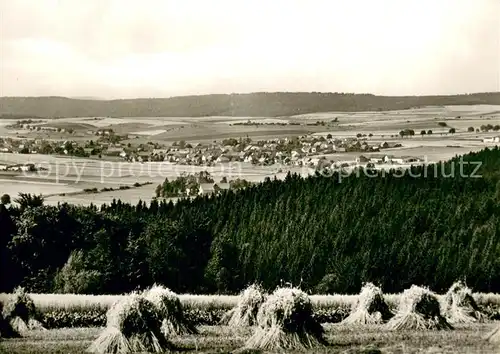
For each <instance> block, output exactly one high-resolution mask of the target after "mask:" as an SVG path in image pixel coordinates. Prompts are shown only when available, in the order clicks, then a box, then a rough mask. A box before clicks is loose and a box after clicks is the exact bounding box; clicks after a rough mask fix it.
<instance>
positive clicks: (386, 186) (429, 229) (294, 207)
mask: <svg viewBox="0 0 500 354" xmlns="http://www.w3.org/2000/svg"><path fill="white" fill-rule="evenodd" d="M462 160H463V161H465V162H474V163H476V162H480V163H481V166H480V168H479V170H478V171H475V170H476V164H473V163H469V164H465V165H463V166H462V171H461V173H459V167H458V164H459V163H460V161H462ZM425 169H428V170H427V173H424V172H425ZM499 171H500V151H499V149H498V147H496V148H494V149H485V150H483V151H481V152H477V153H471V154H468V155H465V156H463V157H456V158H455V159H452V160H450V161H448V162H446V163H440V164H437V165H430V166H414V167H412V168H411V169H410V170H408V171H406V173H402V171H401V170H392V171H389V172H387V171H386V172H381V171H377V170H364V169H358V170H356V171H355V172H354V173H351V174H350V175H349V176H348V175H347V174H346V173H345V171H327V170H325V171H318V172H317V174H316V175H315V176H310V177H308V178H302V177H300V176H297V175H293V174H289V175H288V176H287V177H286V178H285V179H284V180H276V179H274V180H272V179H266V181H265V182H263V183H261V184H259V185H252V186H248V187H247V188H244V189H241V190H238V191H233V190H227V191H222V192H221V193H220V194H219V195H218V196H217V197H208V196H198V197H196V198H191V199H187V198H186V199H180V200H179V201H178V202H177V203H175V204H174V203H172V202H167V201H161V202H159V201H156V200H153V201H152V202H151V203H150V204H149V206H148V205H146V204H145V203H142V202H139V203H138V204H136V205H131V204H128V203H123V202H121V201H119V200H117V201H113V202H112V203H111V204H109V205H102V206H100V207H98V206H95V205H91V206H88V207H84V206H75V205H69V204H60V205H58V206H46V205H43V200H40V199H37V198H34V197H33V196H26V195H25V196H24V199H23V200H21V203H19V205H18V206H10V207H9V206H8V200H6V199H4V198H2V200H3V203H2V205H1V206H0V225H1V227H0V237H1V245H0V246H1V247H2V248H1V251H2V257H1V258H2V262H3V264H2V274H1V276H2V278H1V279H0V280H1V281H0V285H1V287H2V288H1V289H0V291H11V290H12V289H13V288H14V287H15V286H17V285H22V286H25V287H26V288H27V289H28V290H29V291H32V292H75V293H94V294H97V293H123V292H127V291H131V290H134V289H141V288H144V287H147V286H149V285H151V284H153V283H155V282H157V283H162V284H165V285H167V286H169V287H170V288H172V289H173V290H174V291H176V292H180V293H214V292H219V293H235V292H237V291H239V290H241V289H242V288H244V287H245V286H246V285H248V284H249V283H252V282H255V281H258V282H260V283H261V284H262V285H263V286H264V287H267V288H269V289H271V288H274V287H275V286H276V285H279V284H280V283H281V282H291V283H292V284H295V285H299V284H300V286H301V287H302V288H303V289H306V290H310V291H314V292H318V293H333V292H337V293H356V292H358V291H359V288H360V286H361V285H362V283H363V282H365V281H373V282H375V283H378V284H379V285H381V286H382V287H383V288H384V290H385V291H386V292H399V291H401V290H403V289H405V288H408V287H409V286H410V285H411V284H421V285H428V286H430V287H431V288H432V289H433V290H435V291H443V290H445V289H446V288H447V287H449V286H450V285H451V283H452V282H454V281H455V280H456V279H464V280H466V282H467V283H468V285H469V286H471V287H473V288H474V289H475V290H477V291H484V292H499V291H500V178H499V177H500V172H499ZM410 172H411V174H412V175H410ZM473 172H474V175H475V176H477V175H481V177H480V178H472V177H471V176H472V175H473ZM327 174H328V175H327ZM417 175H420V177H415V176H417ZM4 204H5V205H4Z"/></svg>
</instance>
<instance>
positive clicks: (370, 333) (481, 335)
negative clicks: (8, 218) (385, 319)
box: [0, 293, 500, 354]
mask: <svg viewBox="0 0 500 354" xmlns="http://www.w3.org/2000/svg"><path fill="white" fill-rule="evenodd" d="M8 296H9V295H6V294H2V295H0V301H3V302H4V301H6V299H7V298H8ZM30 296H31V297H32V298H33V301H34V302H35V305H36V306H37V308H38V309H39V310H40V311H41V312H42V313H43V312H49V311H54V310H56V309H59V310H61V309H65V311H83V310H84V309H87V310H88V309H90V308H99V309H100V310H101V311H105V310H107V309H108V308H109V306H111V304H113V303H114V302H115V301H117V300H119V299H120V298H121V297H122V296H120V295H101V296H92V295H71V294H31V295H30ZM310 298H311V301H312V303H313V306H314V309H315V311H316V312H317V311H321V310H332V309H335V308H347V309H348V308H349V307H350V306H351V305H353V304H354V303H355V301H356V299H357V295H340V294H337V295H311V297H310ZM474 298H475V300H476V301H477V303H478V305H480V306H481V307H483V308H484V307H486V306H490V307H494V308H496V309H497V311H498V308H499V307H500V295H498V294H481V293H477V294H474ZM385 299H386V302H387V303H388V305H389V306H390V307H391V308H393V309H394V308H395V307H397V304H398V301H399V299H400V294H386V295H385ZM180 300H181V302H182V304H183V307H184V308H185V309H191V310H194V309H196V310H199V311H208V310H209V309H211V310H214V309H219V310H224V311H225V310H229V309H231V308H233V307H234V306H235V305H236V304H237V301H238V297H237V296H222V295H180ZM499 315H500V311H499ZM322 325H323V327H324V329H325V331H326V339H327V341H328V344H329V345H328V346H327V347H323V348H318V349H315V350H310V351H308V353H401V354H403V353H404V354H406V353H436V354H437V353H450V354H451V353H472V354H475V353H484V354H486V353H488V354H492V353H498V351H497V350H499V349H500V348H499V347H496V346H495V345H494V344H492V343H490V342H488V341H487V340H485V336H486V335H487V334H488V333H489V332H491V331H492V330H493V329H494V328H495V326H498V321H491V320H488V321H486V322H484V323H473V324H468V325H456V326H455V329H454V330H452V331H431V330H427V331H416V330H406V331H389V330H388V329H386V327H385V325H356V326H348V325H344V324H340V323H323V324H322ZM102 329H103V328H101V327H88V328H58V329H50V330H45V331H40V330H38V331H37V330H33V331H30V332H29V333H28V334H27V335H25V336H24V337H23V338H20V339H8V340H5V341H3V342H0V350H2V352H3V353H32V354H34V353H45V354H52V353H54V354H55V353H58V354H59V353H61V354H62V353H64V354H70V353H71V354H72V353H75V354H76V353H83V352H84V351H85V350H86V349H87V348H88V346H89V345H90V344H91V342H92V341H93V340H94V339H95V338H96V337H97V336H98V335H99V333H100V332H101V331H102ZM198 329H199V332H200V333H199V334H197V335H182V336H178V337H175V338H172V342H173V344H174V345H175V346H176V348H177V349H178V351H179V352H199V353H233V352H236V351H238V350H239V349H240V348H242V347H244V344H245V341H246V340H247V339H248V338H249V337H250V335H251V333H252V329H241V328H240V329H235V328H232V327H229V326H221V325H210V326H209V325H200V326H198ZM370 350H371V351H370ZM248 352H250V351H248Z"/></svg>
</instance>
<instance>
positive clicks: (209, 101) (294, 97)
mask: <svg viewBox="0 0 500 354" xmlns="http://www.w3.org/2000/svg"><path fill="white" fill-rule="evenodd" d="M471 104H500V92H492V93H475V94H467V95H453V96H375V95H370V94H343V93H319V92H309V93H307V92H295V93H288V92H276V93H268V92H259V93H249V94H227V95H222V94H218V95H203V96H181V97H171V98H138V99H120V100H91V99H73V98H66V97H1V98H0V117H3V118H12V117H44V118H57V117H95V116H100V117H103V116H104V117H200V116H238V117H258V116H261V117H262V116H265V117H277V116H289V115H296V114H305V113H314V112H329V111H344V112H346V111H347V112H350V111H377V110H399V109H408V108H414V107H422V106H431V105H471Z"/></svg>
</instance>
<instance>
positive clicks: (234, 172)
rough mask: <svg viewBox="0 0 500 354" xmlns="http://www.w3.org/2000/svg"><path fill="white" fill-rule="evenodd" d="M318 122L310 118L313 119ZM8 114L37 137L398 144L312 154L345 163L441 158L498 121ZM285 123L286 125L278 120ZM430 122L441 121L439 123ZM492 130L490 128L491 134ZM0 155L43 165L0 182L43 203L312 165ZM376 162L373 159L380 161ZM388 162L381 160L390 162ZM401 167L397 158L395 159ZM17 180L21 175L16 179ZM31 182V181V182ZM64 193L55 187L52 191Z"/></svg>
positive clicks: (449, 113)
mask: <svg viewBox="0 0 500 354" xmlns="http://www.w3.org/2000/svg"><path fill="white" fill-rule="evenodd" d="M248 121H250V122H252V123H257V125H238V124H236V123H239V124H241V123H247V122H248ZM318 121H320V122H324V123H325V125H311V124H312V123H316V122H318ZM14 122H15V121H13V120H2V121H1V122H0V135H2V136H11V137H19V136H27V137H41V138H44V139H72V140H77V141H78V140H84V141H87V140H90V139H94V138H95V137H94V135H91V134H89V132H90V133H92V132H94V131H97V130H98V129H103V128H111V129H113V130H114V131H115V132H117V133H119V134H128V135H129V137H130V138H131V139H129V140H125V141H124V143H128V142H130V143H132V144H139V143H146V142H155V143H161V144H167V145H169V144H171V143H173V142H174V141H179V140H185V141H187V142H192V143H195V142H212V141H214V140H219V141H220V140H222V139H227V138H239V137H247V136H248V137H250V138H252V139H253V140H254V141H255V140H261V139H270V138H277V137H290V136H297V135H304V134H313V135H322V136H326V135H328V134H331V135H332V136H333V137H335V138H338V139H344V138H352V137H355V136H356V135H357V134H367V135H368V134H372V136H371V137H366V140H367V142H368V143H369V144H370V145H378V144H381V143H384V142H387V143H389V144H401V145H402V146H401V147H397V148H390V149H384V150H383V151H380V152H367V153H361V152H337V153H334V154H328V155H320V156H324V157H326V158H327V159H329V160H331V161H335V162H338V163H343V162H348V163H353V162H354V161H356V159H357V158H359V156H360V155H361V154H362V155H364V156H365V157H379V158H380V157H383V156H384V155H385V154H387V155H392V156H393V157H395V158H405V157H417V158H420V159H421V160H423V161H426V162H427V163H433V162H437V161H444V160H448V159H450V158H452V157H454V156H457V155H462V154H466V153H469V152H473V151H479V150H481V149H483V148H485V147H492V146H494V145H495V144H489V143H483V139H484V138H486V137H490V136H493V135H495V133H494V132H493V133H485V132H476V131H474V132H467V128H468V127H474V129H478V128H480V127H481V125H487V124H491V125H496V124H499V123H500V106H494V105H475V106H429V107H423V108H416V109H409V110H399V111H380V112H370V111H367V112H326V113H311V114H305V115H295V116H284V117H273V118H269V117H227V116H207V117H126V118H100V117H83V118H82V117H80V118H59V119H49V120H44V121H43V123H40V124H41V125H44V126H53V127H59V128H64V127H66V128H71V129H74V130H75V133H74V134H73V135H68V134H64V133H57V132H34V131H26V130H19V131H18V130H10V129H6V128H5V126H6V125H7V124H12V123H14ZM283 123H285V124H286V123H293V125H279V124H283ZM438 123H442V124H443V123H444V124H446V126H445V127H442V126H440V125H439V124H438ZM452 127H453V128H455V129H456V133H455V134H449V133H448V131H449V129H450V128H452ZM404 129H414V130H415V136H413V137H405V138H401V137H400V136H399V134H398V133H399V131H401V130H404ZM420 130H426V131H428V130H432V131H433V134H432V135H427V134H426V135H423V136H422V135H420ZM497 135H498V134H497ZM0 161H2V162H3V163H11V164H25V163H35V164H38V165H40V166H43V167H44V168H45V169H46V170H44V171H40V172H38V173H36V174H34V175H27V174H26V173H23V174H20V175H17V176H12V175H9V176H8V178H7V177H0V178H4V179H5V178H7V179H10V181H9V182H8V183H4V184H3V185H2V187H3V189H4V191H2V192H3V193H9V194H12V195H16V194H17V193H18V192H25V193H33V192H35V191H38V192H39V193H42V194H43V195H46V196H48V198H47V199H46V200H47V202H48V203H50V204H57V203H58V202H61V201H68V202H72V203H76V204H83V205H88V204H89V203H97V204H101V203H104V202H110V201H112V200H113V199H121V200H122V201H125V202H132V203H136V202H137V201H138V200H143V201H149V200H150V199H151V198H152V197H153V195H154V190H155V188H156V186H157V185H158V184H159V183H162V182H163V181H164V180H165V178H169V179H172V178H176V177H178V176H179V175H180V174H181V173H194V172H199V171H201V170H206V171H208V172H210V173H211V174H212V176H213V177H214V178H215V179H216V180H219V179H220V178H222V177H223V176H226V177H228V178H244V179H246V180H249V181H252V182H260V181H263V180H264V179H265V178H266V177H270V178H273V177H276V178H278V179H281V178H283V177H285V175H286V172H287V171H289V170H291V171H293V172H298V173H300V174H301V175H303V176H305V175H307V174H310V173H311V172H314V171H313V170H309V169H307V168H304V169H303V168H297V167H295V168H291V167H286V166H278V165H272V166H255V165H251V164H245V163H238V164H236V165H235V164H234V163H233V164H232V165H227V164H219V165H217V166H214V167H197V166H196V167H195V166H181V165H171V164H168V163H143V164H141V163H128V162H122V161H120V160H119V159H117V158H114V160H113V158H110V157H106V160H104V159H103V160H99V159H97V158H94V159H90V158H87V159H84V158H68V157H55V156H50V155H37V154H30V155H22V154H6V153H0ZM382 167H383V166H381V168H382ZM391 167H392V166H387V168H391ZM403 167H404V166H403ZM23 181H27V182H26V183H23ZM35 182H39V183H38V184H37V183H35ZM136 182H139V183H146V182H151V183H152V184H151V185H148V186H144V187H141V188H138V189H134V190H127V191H125V190H120V191H113V192H104V193H102V194H101V193H99V194H78V195H68V193H73V192H75V193H76V192H78V191H79V192H81V191H83V189H92V188H97V189H98V190H101V189H103V188H113V187H115V188H117V187H119V186H121V185H128V186H131V185H133V184H134V183H136ZM63 193H64V194H65V195H55V194H63Z"/></svg>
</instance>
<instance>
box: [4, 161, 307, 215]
mask: <svg viewBox="0 0 500 354" xmlns="http://www.w3.org/2000/svg"><path fill="white" fill-rule="evenodd" d="M0 161H2V162H3V163H6V164H28V163H33V164H35V165H36V166H40V167H43V168H44V169H43V170H40V171H37V172H1V171H0V180H1V181H2V183H1V184H0V192H1V193H7V194H9V195H11V196H16V195H17V194H18V193H32V194H42V195H43V196H45V201H46V203H47V204H52V205H53V204H57V203H59V202H67V203H71V204H79V205H89V204H91V203H93V204H97V205H100V204H104V203H110V202H112V201H113V199H117V200H118V199H120V200H122V201H125V202H130V203H137V202H138V201H139V200H142V201H143V202H149V201H150V200H151V198H152V197H153V196H154V195H155V189H156V186H157V185H158V184H161V183H163V181H164V180H165V178H168V179H170V180H171V179H175V178H177V177H179V176H180V175H181V174H183V173H186V174H193V173H197V172H200V171H208V172H209V173H210V174H211V175H212V176H213V177H214V179H215V180H220V179H221V178H222V177H223V176H226V177H227V178H229V179H232V178H244V179H246V180H248V181H251V182H261V181H263V180H264V179H265V178H266V177H269V178H274V177H276V178H279V179H283V178H284V177H285V176H286V173H287V172H288V171H292V172H294V173H298V174H300V175H303V176H306V175H308V174H311V173H313V172H314V170H312V169H309V168H299V167H281V170H282V171H281V172H278V169H279V168H280V167H277V166H253V165H251V164H250V163H226V164H218V165H215V166H211V167H203V166H189V165H175V164H171V163H167V162H146V163H131V162H123V161H119V162H113V161H102V160H96V159H85V158H70V157H55V156H50V155H39V154H28V155H24V154H9V153H0ZM136 182H138V183H149V182H151V184H148V185H144V186H141V187H137V188H131V189H125V190H114V191H109V192H100V193H83V190H84V189H92V188H97V189H98V190H99V191H100V190H101V189H103V188H114V189H118V188H119V187H120V186H129V187H132V186H133V185H134V183H136ZM62 194H64V195H62Z"/></svg>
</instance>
